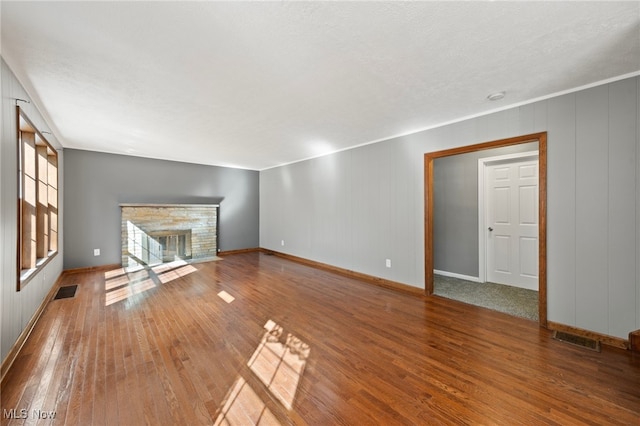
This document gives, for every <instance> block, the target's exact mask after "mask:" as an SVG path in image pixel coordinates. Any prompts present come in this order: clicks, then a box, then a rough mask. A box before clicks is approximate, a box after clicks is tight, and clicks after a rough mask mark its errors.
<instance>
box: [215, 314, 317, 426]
mask: <svg viewBox="0 0 640 426" xmlns="http://www.w3.org/2000/svg"><path fill="white" fill-rule="evenodd" d="M264 328H265V329H266V332H265V333H264V335H263V336H262V340H261V341H260V343H259V344H258V347H257V348H256V350H255V352H254V353H253V355H252V356H251V358H250V359H249V362H247V366H248V367H249V369H250V370H251V372H253V374H254V375H255V377H257V378H258V379H259V380H260V381H261V382H262V384H263V385H264V386H265V389H266V390H267V391H268V392H270V393H271V395H273V396H274V397H275V398H276V399H277V400H278V401H280V403H281V404H282V405H283V406H284V408H286V409H287V410H291V409H292V408H293V402H294V400H295V396H296V390H297V388H298V383H299V381H300V378H301V377H302V374H303V373H304V367H305V365H306V362H307V358H308V357H309V353H310V351H311V349H310V348H309V345H307V344H306V343H304V342H303V341H302V340H300V339H298V338H297V337H296V336H294V335H293V334H291V333H287V335H286V339H285V341H284V342H282V341H281V340H282V338H283V337H284V329H283V327H281V326H279V325H278V324H276V323H275V322H274V321H272V320H268V321H267V323H266V324H265V325H264ZM215 424H216V425H249V424H251V425H265V424H280V423H279V422H278V420H277V418H276V417H275V416H274V415H273V413H272V412H271V411H270V410H269V408H268V407H266V404H265V403H264V402H263V401H262V400H261V399H260V397H259V396H258V394H257V393H256V392H255V390H254V389H252V388H251V385H250V384H249V383H247V381H246V380H245V379H244V378H243V377H242V376H239V377H238V379H237V380H236V382H235V383H234V385H233V387H232V388H231V390H230V391H229V393H228V394H227V396H226V397H225V400H224V405H223V407H222V409H221V411H220V413H219V415H218V418H217V419H216V422H215Z"/></svg>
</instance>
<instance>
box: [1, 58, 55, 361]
mask: <svg viewBox="0 0 640 426" xmlns="http://www.w3.org/2000/svg"><path fill="white" fill-rule="evenodd" d="M0 76H1V79H2V81H1V84H0V86H1V87H2V123H1V124H2V125H1V128H2V139H1V140H0V163H1V164H2V165H1V167H0V173H1V175H2V176H1V180H0V182H1V194H0V200H1V202H0V222H1V224H0V261H1V262H2V263H1V267H2V269H0V276H1V277H2V289H1V290H0V292H1V295H2V299H1V301H0V321H1V322H0V349H1V353H2V360H4V359H5V357H6V356H7V354H8V352H9V350H10V349H11V348H12V347H13V345H14V343H15V342H16V340H17V339H18V337H19V336H20V334H21V333H22V332H23V330H24V329H25V328H26V326H27V324H28V323H29V321H30V320H31V318H32V317H33V315H34V314H35V312H36V310H37V309H38V307H39V306H40V304H41V303H42V301H43V300H44V298H45V297H46V295H47V294H48V293H49V291H50V290H51V288H52V287H53V285H54V284H55V281H56V280H57V279H58V276H59V275H60V273H61V272H62V258H63V254H64V250H63V249H60V250H59V252H58V254H57V255H56V256H55V257H54V258H53V259H52V260H51V261H50V262H49V263H48V264H47V265H46V266H45V267H44V268H43V269H42V270H40V271H39V272H38V274H37V275H36V276H34V277H33V278H32V279H31V281H29V283H28V284H27V285H26V287H24V288H23V289H22V291H19V292H18V291H16V280H17V277H16V275H17V262H18V260H17V249H16V247H17V241H18V229H17V228H18V218H17V208H18V206H17V203H18V189H17V188H18V185H17V176H18V169H17V162H16V159H17V151H16V150H17V147H18V141H17V129H16V101H15V99H16V98H20V99H26V100H29V101H30V100H31V98H30V97H29V96H28V95H27V93H26V91H25V90H24V88H23V87H22V85H21V84H20V82H19V81H18V79H17V78H16V77H15V75H14V74H13V72H12V71H11V70H10V69H9V67H8V66H7V64H6V63H5V62H4V59H3V60H2V65H1V73H0ZM20 106H21V107H22V109H23V110H24V111H25V112H26V114H27V116H28V117H29V120H31V121H32V122H33V124H34V125H35V126H36V127H37V128H38V129H39V130H40V131H47V132H48V131H50V128H49V126H48V125H47V123H46V122H45V120H44V119H43V117H42V116H41V114H40V112H39V111H38V110H37V109H36V107H35V106H34V104H33V103H24V102H20ZM45 136H46V138H47V140H48V141H49V143H51V145H52V146H53V147H55V148H56V149H59V148H60V144H59V143H58V141H57V140H56V138H55V137H53V136H52V135H50V134H45ZM63 165H64V155H63V153H62V152H58V172H59V181H60V182H61V181H62V178H63V170H62V169H63ZM58 190H59V197H60V198H59V200H60V202H61V201H62V197H63V194H64V187H63V185H60V186H59V188H58ZM59 214H60V219H59V220H60V222H59V233H58V238H59V240H58V246H59V247H62V246H63V241H64V226H63V218H64V206H60V208H59Z"/></svg>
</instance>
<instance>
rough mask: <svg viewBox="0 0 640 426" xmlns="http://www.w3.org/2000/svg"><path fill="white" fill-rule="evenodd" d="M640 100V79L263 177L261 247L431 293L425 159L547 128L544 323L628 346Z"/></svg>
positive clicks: (635, 289) (636, 250) (639, 242)
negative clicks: (625, 341) (428, 154)
mask: <svg viewBox="0 0 640 426" xmlns="http://www.w3.org/2000/svg"><path fill="white" fill-rule="evenodd" d="M639 100H640V83H639V78H638V77H635V78H630V79H625V80H621V81H618V82H614V83H610V84H606V85H601V86H598V87H594V88H590V89H587V90H583V91H579V92H576V93H571V94H566V95H563V96H558V97H555V98H551V99H548V100H543V101H540V102H536V103H533V104H529V105H525V106H521V107H517V108H512V109H508V110H505V111H502V112H498V113H494V114H490V115H485V116H482V117H477V118H473V119H469V120H465V121H461V122H458V123H455V124H451V125H447V126H442V127H439V128H435V129H431V130H426V131H423V132H419V133H415V134H412V135H408V136H404V137H400V138H395V139H391V140H387V141H383V142H380V143H376V144H371V145H367V146H363V147H359V148H355V149H352V150H349V151H343V152H340V153H336V154H332V155H328V156H326V157H322V158H317V159H313V160H308V161H304V162H300V163H296V164H291V165H286V166H282V167H277V168H273V169H268V170H264V171H262V172H261V173H260V245H261V246H262V247H264V248H267V249H272V250H278V251H281V252H285V253H289V254H292V255H296V256H301V257H305V258H308V259H312V260H315V261H319V262H325V263H329V264H331V265H335V266H339V267H342V268H346V269H350V270H355V271H358V272H363V273H365V274H370V275H374V276H377V277H382V278H386V279H391V280H394V281H398V282H401V283H405V284H408V285H412V286H416V287H421V288H424V158H423V155H424V153H426V152H433V151H440V150H443V149H448V148H454V147H458V146H464V145H471V144H476V143H480V142H486V141H492V140H497V139H503V138H508V137H513V136H518V135H524V134H529V133H534V132H541V131H547V132H548V161H547V168H548V169H547V173H548V176H547V178H548V182H547V232H548V235H547V256H548V259H547V291H548V294H547V296H548V301H547V307H548V319H549V320H550V321H554V322H559V323H563V324H566V325H571V326H575V327H579V328H582V329H586V330H591V331H595V332H598V333H604V334H608V335H611V336H617V337H621V338H626V337H627V336H628V333H629V332H630V331H632V330H636V329H639V328H640V260H639V258H640V155H639V153H640V135H639V132H640V108H639V107H638V102H639ZM282 240H284V241H285V245H284V246H282V245H281V241H282ZM386 258H389V259H391V260H392V268H385V265H384V262H385V259H386Z"/></svg>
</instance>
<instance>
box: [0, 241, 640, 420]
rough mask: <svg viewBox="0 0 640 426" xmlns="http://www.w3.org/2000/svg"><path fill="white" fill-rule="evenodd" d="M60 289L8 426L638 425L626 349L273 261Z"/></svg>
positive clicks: (638, 373) (81, 277) (19, 373)
mask: <svg viewBox="0 0 640 426" xmlns="http://www.w3.org/2000/svg"><path fill="white" fill-rule="evenodd" d="M68 284H78V285H79V287H78V292H77V294H76V297H74V298H71V299H63V300H56V301H51V302H50V303H49V305H48V306H47V308H46V309H45V310H44V312H43V314H42V317H41V319H40V321H39V322H38V323H37V324H36V326H35V328H34V330H33V332H32V334H31V336H30V338H29V339H28V340H27V342H26V343H25V346H24V349H23V350H22V351H21V353H20V354H19V355H18V358H17V359H16V362H15V363H14V366H13V367H12V368H11V370H10V371H9V372H8V374H7V376H6V378H5V380H4V382H3V383H2V395H1V397H2V398H1V400H2V410H3V414H4V415H3V418H2V421H1V422H0V424H2V425H9V424H17V425H24V424H36V422H37V424H52V422H51V421H49V420H44V419H35V418H34V417H33V415H32V412H31V410H34V409H36V410H37V409H40V410H43V411H45V410H46V411H55V412H56V421H55V422H54V423H55V424H96V425H98V424H105V425H118V424H127V425H134V426H135V425H144V424H192V425H200V424H203V425H204V424H214V423H216V422H219V423H220V424H234V423H233V422H234V419H235V421H236V422H238V421H239V422H241V423H242V424H246V423H252V422H257V421H262V422H264V423H265V424H267V423H276V424H278V423H279V424H294V425H317V424H332V425H333V424H342V425H361V424H386V425H391V424H508V425H517V424H527V425H529V424H546V425H553V424H557V425H566V424H611V425H617V424H619V425H628V424H640V385H639V384H640V359H638V357H634V356H632V354H631V353H629V352H627V351H623V350H620V349H612V348H609V347H604V348H603V350H602V352H600V353H598V352H594V351H589V350H587V349H582V348H578V347H574V346H572V345H568V344H565V343H562V342H559V341H556V340H553V339H552V338H551V332H549V331H548V330H545V329H542V328H540V327H539V326H538V325H537V324H536V323H534V322H532V321H528V320H524V319H521V318H515V317H510V316H508V315H505V314H501V313H498V312H493V311H490V310H487V309H484V308H479V307H475V306H470V305H466V304H463V303H460V302H456V301H451V300H447V299H443V298H441V297H435V296H434V297H419V296H415V295H410V294H406V293H400V292H395V291H393V290H389V289H384V288H380V287H375V286H372V285H370V284H367V283H364V282H361V281H358V280H355V279H352V278H346V277H344V276H341V275H337V274H334V273H330V272H327V271H322V270H317V269H313V268H311V267H309V266H305V265H301V264H298V263H294V262H291V261H288V260H285V259H281V258H277V257H275V256H268V255H265V254H260V253H242V254H236V255H233V256H227V257H225V258H224V259H223V260H221V261H217V262H207V263H200V264H194V265H187V266H184V265H182V266H180V265H178V266H176V267H174V268H173V269H169V270H166V268H164V269H157V270H155V271H154V270H142V271H138V272H136V273H130V274H126V273H124V271H113V272H111V271H107V273H105V272H104V271H102V272H100V271H93V272H87V273H78V274H73V275H65V276H63V278H62V285H68ZM221 291H224V292H225V293H226V295H228V296H231V297H232V298H233V301H231V299H229V298H228V297H227V298H226V299H223V298H221V297H220V296H218V294H219V293H220V292H221ZM269 327H271V328H269ZM265 339H267V340H265ZM264 342H268V343H264ZM265 348H270V349H269V350H271V351H272V352H270V353H267V352H265V353H261V352H260V351H262V350H267V349H265ZM303 349H304V350H303ZM303 354H304V355H303ZM251 363H254V364H251ZM255 363H260V364H255ZM289 363H292V364H289ZM299 366H302V368H300V369H298V368H299ZM279 369H282V370H279ZM298 371H299V372H298ZM276 377H277V379H276ZM291 383H292V384H293V388H290V387H287V386H291ZM283 398H284V399H283ZM286 398H290V399H291V401H290V402H287V400H286ZM288 404H291V406H290V408H289V406H288ZM22 408H26V409H28V410H29V411H28V413H27V414H28V416H27V417H28V418H26V419H16V418H14V419H11V418H9V417H11V413H12V411H10V410H12V409H16V410H18V411H16V413H17V414H20V412H19V410H20V409H22ZM14 417H15V416H14ZM257 419H259V420H257ZM236 424H237V423H236Z"/></svg>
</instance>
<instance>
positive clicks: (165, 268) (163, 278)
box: [104, 260, 197, 306]
mask: <svg viewBox="0 0 640 426" xmlns="http://www.w3.org/2000/svg"><path fill="white" fill-rule="evenodd" d="M195 271H197V269H196V268H195V267H193V266H192V265H190V264H188V263H187V262H185V261H184V260H176V261H173V262H168V263H163V264H160V265H156V266H152V267H149V266H140V265H138V266H134V267H130V268H117V269H113V270H111V271H107V272H105V273H104V279H105V283H104V289H105V291H106V296H105V306H109V305H112V304H114V303H117V302H120V301H122V300H126V299H129V298H130V297H131V296H134V295H136V294H140V293H143V292H145V291H147V290H150V289H152V288H154V287H157V286H158V285H161V284H166V283H169V282H171V281H173V280H175V279H177V278H180V277H184V276H185V275H188V274H190V273H192V272H195Z"/></svg>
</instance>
